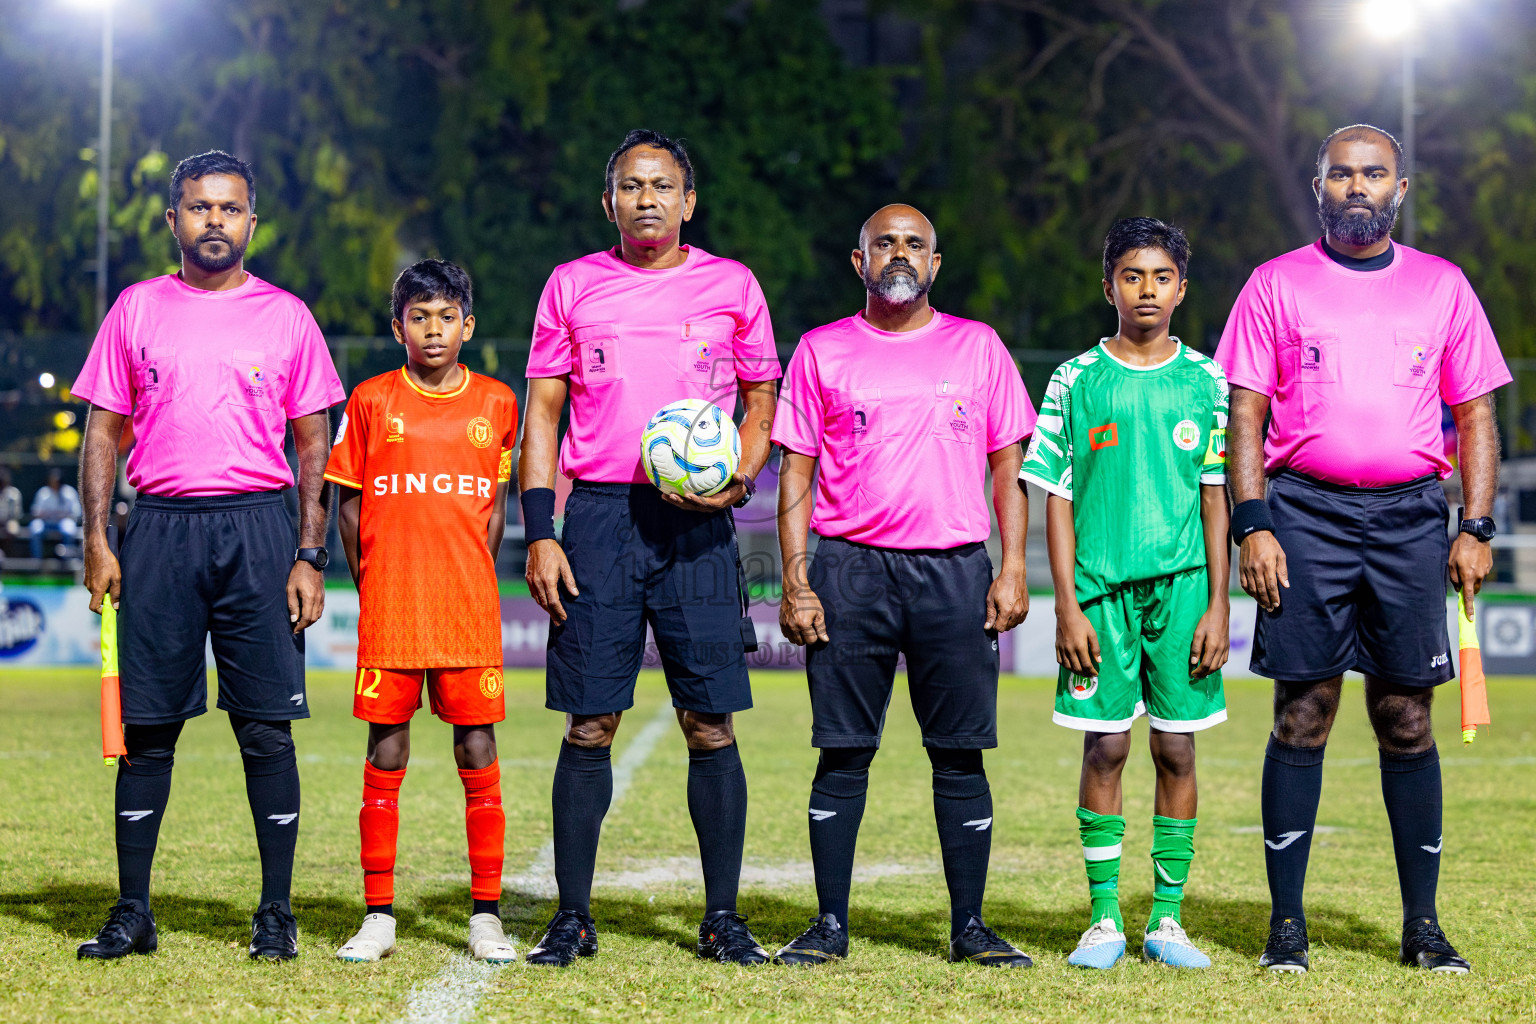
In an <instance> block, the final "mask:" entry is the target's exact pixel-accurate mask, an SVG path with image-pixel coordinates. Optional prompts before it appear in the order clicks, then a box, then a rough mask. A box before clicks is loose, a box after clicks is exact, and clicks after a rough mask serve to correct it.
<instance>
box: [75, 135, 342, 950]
mask: <svg viewBox="0 0 1536 1024" xmlns="http://www.w3.org/2000/svg"><path fill="white" fill-rule="evenodd" d="M255 205H256V183H255V178H254V177H253V176H252V174H251V169H250V167H248V166H247V165H246V164H245V163H244V162H243V161H241V160H237V159H236V158H235V157H232V156H230V155H229V154H228V153H221V152H217V151H215V152H210V153H202V154H200V155H198V156H192V157H188V158H187V159H185V160H183V161H182V162H181V163H180V164H178V165H177V167H176V170H175V172H174V173H173V174H172V175H171V206H170V209H168V210H166V211H165V220H166V223H167V224H168V225H169V226H170V228H171V231H172V233H173V234H175V236H176V242H177V244H178V245H179V246H180V247H181V270H180V272H178V273H175V274H168V275H166V276H164V277H155V278H151V279H150V280H148V281H141V282H139V283H138V284H135V285H132V286H130V287H129V288H127V289H125V290H124V291H123V293H122V295H120V296H118V299H117V302H116V303H114V304H113V306H112V309H111V311H110V312H108V313H107V317H106V319H105V320H104V321H103V322H102V325H101V329H100V331H99V332H98V333H97V335H96V342H95V344H94V345H93V346H92V348H91V354H90V356H89V357H87V359H86V361H85V366H84V367H83V368H82V369H81V371H80V376H79V378H78V379H77V380H76V381H75V383H74V385H73V387H72V388H71V390H72V391H73V393H74V394H75V395H77V396H78V397H80V398H84V399H86V400H87V401H89V402H90V403H91V410H90V414H89V417H88V419H87V420H86V427H85V443H84V446H83V447H82V449H81V455H80V490H81V492H82V496H83V502H82V503H83V505H84V512H85V585H86V587H87V588H88V589H89V590H90V592H91V610H92V611H98V610H99V609H100V608H101V603H102V601H103V600H110V601H111V602H112V604H113V607H117V608H119V612H118V615H119V620H118V622H119V628H118V661H119V667H120V669H121V676H122V703H123V723H124V728H123V742H124V745H125V746H126V748H127V751H128V756H127V757H125V758H123V759H122V760H121V761H120V762H119V763H118V769H117V799H116V814H115V816H114V819H113V820H114V821H115V823H116V828H117V869H118V887H119V894H120V898H119V900H118V902H117V905H116V906H114V907H113V908H112V909H111V911H110V913H109V915H108V917H107V922H106V924H105V925H103V926H102V928H101V931H100V932H99V933H98V934H97V936H96V938H95V939H93V940H92V941H90V942H87V943H84V944H83V945H81V946H80V948H79V951H78V955H79V956H80V957H81V958H87V957H91V958H97V959H103V960H111V959H116V958H118V957H123V956H127V955H128V954H130V953H151V952H154V950H155V948H156V945H157V938H156V933H155V919H154V915H153V914H152V913H151V912H150V909H149V877H150V865H151V862H152V861H153V859H154V855H155V845H156V843H157V841H158V838H159V833H160V819H161V818H162V817H163V816H164V814H165V808H166V803H167V801H168V800H169V798H170V790H171V766H172V764H173V762H174V759H175V750H176V741H177V738H178V737H179V736H180V735H181V730H182V726H183V725H184V724H185V723H186V721H187V719H189V718H194V717H196V716H197V715H201V714H203V713H204V712H205V711H207V710H208V707H207V705H208V681H207V671H206V670H207V666H206V663H205V660H204V653H203V652H204V645H205V644H206V643H207V642H208V637H209V635H210V634H211V635H212V638H213V655H214V661H215V662H216V663H217V665H218V670H219V700H218V706H219V707H220V708H222V709H223V710H225V711H227V712H228V713H229V722H230V725H231V726H232V727H233V729H234V733H235V738H236V740H237V741H238V742H239V744H240V756H241V760H242V761H243V762H244V765H245V788H246V796H247V798H248V799H249V801H250V806H251V816H252V818H253V820H254V821H255V825H256V846H257V849H258V850H259V851H260V854H261V901H260V903H259V905H258V910H257V912H256V915H255V916H254V917H253V918H252V921H251V943H250V955H251V957H252V958H253V959H254V958H257V957H261V958H266V959H273V960H291V959H293V958H294V957H295V956H297V955H298V924H297V922H295V920H294V917H293V912H292V910H291V908H290V907H289V902H288V892H289V888H290V882H291V880H292V877H293V851H294V843H295V840H296V838H297V835H298V830H299V821H298V819H299V771H298V765H297V762H296V759H295V754H294V746H293V736H292V733H291V727H290V722H291V721H293V720H294V719H298V718H308V717H309V706H308V700H307V698H306V697H305V693H304V630H305V629H306V628H307V627H308V626H309V625H310V624H312V623H313V622H315V621H316V620H317V619H318V618H319V617H320V613H321V610H322V608H323V607H324V602H325V580H324V577H323V576H322V575H321V570H323V569H324V568H325V564H326V560H327V554H326V550H325V548H324V547H323V546H322V545H324V544H325V529H326V519H327V513H326V508H325V503H324V501H323V500H322V496H321V494H322V486H323V485H322V479H321V478H322V474H323V473H324V472H325V461H326V456H327V454H328V449H329V444H328V434H329V430H328V422H327V416H326V410H327V408H329V407H330V406H331V405H334V404H335V403H337V402H339V401H341V400H342V398H344V397H346V396H345V393H344V392H343V390H342V387H341V381H340V380H338V379H337V377H336V368H335V366H334V365H332V363H331V356H330V352H329V351H328V350H327V349H326V346H325V339H324V338H323V337H321V334H320V328H319V327H318V326H316V324H315V319H314V317H313V316H311V315H310V312H309V310H308V309H307V308H305V306H304V303H303V302H301V301H299V299H297V298H295V297H294V296H293V295H290V294H288V293H287V292H285V291H282V290H281V289H279V288H275V287H273V286H272V285H270V284H267V283H266V282H265V281H262V280H260V279H259V278H257V277H256V276H255V275H253V274H249V273H247V272H246V270H245V266H244V258H245V251H246V247H247V246H248V245H250V242H251V237H252V235H253V234H254V232H255V230H256V213H255ZM130 419H132V421H133V435H134V438H135V440H136V443H135V445H134V448H133V451H132V452H131V453H130V454H129V456H128V482H129V483H130V484H132V485H133V486H134V487H135V488H136V489H137V490H138V494H139V496H138V500H137V501H136V502H135V504H134V507H133V512H132V513H131V515H130V516H129V519H128V526H127V529H126V530H125V531H124V533H123V539H122V544H121V551H120V553H118V554H114V553H113V552H112V550H111V549H110V548H109V547H108V546H107V535H106V525H107V509H108V507H109V504H110V502H111V497H112V488H113V483H114V481H115V480H116V476H117V450H118V440H119V438H120V436H121V435H122V432H123V427H124V424H126V423H127V422H128V421H129V420H130ZM290 426H291V427H292V429H293V440H294V447H295V448H296V449H297V451H298V460H299V474H298V491H299V494H298V504H299V528H298V535H297V544H295V534H294V524H293V521H292V520H291V519H290V518H289V515H288V511H287V509H286V508H285V507H284V504H283V495H282V491H283V490H284V489H286V488H288V487H292V486H293V485H294V477H293V473H292V471H291V470H290V469H289V468H288V460H287V458H286V457H285V456H284V454H283V438H284V435H285V433H286V432H287V430H288V429H289V427H290ZM119 559H121V561H119ZM119 601H121V605H119Z"/></svg>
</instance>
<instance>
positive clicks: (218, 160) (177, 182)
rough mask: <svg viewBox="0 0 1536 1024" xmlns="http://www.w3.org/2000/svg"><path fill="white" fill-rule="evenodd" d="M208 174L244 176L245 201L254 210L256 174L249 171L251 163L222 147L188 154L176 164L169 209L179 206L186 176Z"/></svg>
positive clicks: (172, 174) (200, 176)
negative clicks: (193, 154) (232, 154)
mask: <svg viewBox="0 0 1536 1024" xmlns="http://www.w3.org/2000/svg"><path fill="white" fill-rule="evenodd" d="M210 174H229V175H233V176H235V177H237V178H244V179H245V194H246V202H248V203H250V206H251V212H252V213H255V212H256V175H254V174H252V173H251V165H250V164H248V163H246V162H245V161H244V160H241V159H240V158H239V157H237V156H230V155H229V154H228V153H226V152H224V151H223V150H222V149H210V150H209V151H208V152H206V153H199V154H197V155H196V156H189V157H187V158H186V159H185V160H183V161H182V162H181V163H179V164H177V165H176V169H175V170H174V171H172V172H171V209H173V210H178V209H180V208H181V194H182V192H184V191H185V190H186V188H185V186H186V181H187V179H188V178H191V179H192V180H193V181H196V180H197V179H198V178H206V177H207V176H208V175H210Z"/></svg>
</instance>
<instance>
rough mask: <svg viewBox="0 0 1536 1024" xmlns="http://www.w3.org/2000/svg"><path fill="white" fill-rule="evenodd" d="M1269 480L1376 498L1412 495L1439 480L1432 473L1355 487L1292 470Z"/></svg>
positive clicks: (1275, 473)
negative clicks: (1374, 496) (1394, 481)
mask: <svg viewBox="0 0 1536 1024" xmlns="http://www.w3.org/2000/svg"><path fill="white" fill-rule="evenodd" d="M1271 479H1286V480H1294V481H1296V482H1297V483H1301V484H1306V485H1307V486H1308V487H1316V488H1317V489H1318V490H1320V491H1331V492H1333V493H1334V494H1366V495H1376V496H1378V497H1383V498H1390V497H1394V496H1396V495H1399V494H1412V493H1414V492H1415V491H1421V490H1423V489H1424V488H1426V487H1428V486H1429V485H1430V484H1438V483H1439V482H1440V478H1439V477H1438V476H1436V475H1435V474H1434V473H1426V474H1425V475H1424V476H1419V477H1414V478H1413V479H1412V480H1405V481H1403V482H1402V483H1400V484H1388V485H1387V486H1385V487H1355V486H1352V485H1350V484H1336V483H1333V482H1332V481H1331V480H1319V479H1318V478H1317V477H1315V476H1308V475H1307V474H1306V473H1301V472H1298V471H1296V470H1294V469H1277V470H1275V472H1274V473H1273V474H1272V476H1271Z"/></svg>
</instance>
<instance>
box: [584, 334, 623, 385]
mask: <svg viewBox="0 0 1536 1024" xmlns="http://www.w3.org/2000/svg"><path fill="white" fill-rule="evenodd" d="M571 340H572V342H573V343H574V344H575V346H576V379H577V380H578V381H580V382H581V383H582V385H584V386H585V387H589V388H592V387H601V386H602V385H604V384H612V383H613V382H614V381H616V380H623V379H624V367H623V363H622V361H621V360H620V358H619V356H620V346H619V330H618V327H617V326H616V325H614V324H589V325H587V326H585V327H577V328H574V329H573V330H572V331H571Z"/></svg>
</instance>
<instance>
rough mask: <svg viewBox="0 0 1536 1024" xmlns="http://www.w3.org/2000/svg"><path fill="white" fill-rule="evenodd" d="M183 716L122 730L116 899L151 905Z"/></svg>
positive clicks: (118, 784) (117, 801)
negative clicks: (152, 877)
mask: <svg viewBox="0 0 1536 1024" xmlns="http://www.w3.org/2000/svg"><path fill="white" fill-rule="evenodd" d="M183 724H184V723H182V722H171V723H169V724H167V725H130V726H127V727H126V728H124V730H123V747H124V748H125V749H126V750H127V751H128V753H127V756H125V757H120V758H118V760H117V796H116V800H115V807H114V811H115V815H114V817H113V821H114V822H115V823H116V833H117V891H118V896H119V898H120V899H123V900H126V901H128V902H131V903H136V904H138V905H139V906H140V907H141V908H143V909H145V910H148V909H149V872H150V868H151V866H152V865H153V864H154V861H155V845H156V844H157V843H158V842H159V839H160V819H162V818H164V817H165V805H166V804H167V803H168V802H169V801H170V799H171V767H172V766H173V765H174V764H175V762H176V756H175V755H176V739H177V737H179V736H180V735H181V727H182V725H183Z"/></svg>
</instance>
